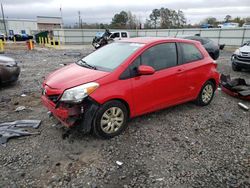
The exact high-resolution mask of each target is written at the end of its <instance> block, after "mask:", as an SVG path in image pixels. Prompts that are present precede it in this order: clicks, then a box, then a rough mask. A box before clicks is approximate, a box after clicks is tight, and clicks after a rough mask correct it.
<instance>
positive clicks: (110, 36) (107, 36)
mask: <svg viewBox="0 0 250 188" xmlns="http://www.w3.org/2000/svg"><path fill="white" fill-rule="evenodd" d="M124 38H129V33H128V32H127V31H112V32H109V31H108V30H106V31H105V32H97V33H96V36H95V37H94V38H93V41H92V45H93V46H94V48H95V49H98V48H100V47H102V46H105V45H106V44H109V43H111V42H113V41H116V40H121V39H124Z"/></svg>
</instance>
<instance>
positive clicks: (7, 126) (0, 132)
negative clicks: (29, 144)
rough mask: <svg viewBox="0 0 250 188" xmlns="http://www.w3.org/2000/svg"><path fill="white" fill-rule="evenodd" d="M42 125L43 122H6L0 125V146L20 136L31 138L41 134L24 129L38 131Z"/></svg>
mask: <svg viewBox="0 0 250 188" xmlns="http://www.w3.org/2000/svg"><path fill="white" fill-rule="evenodd" d="M40 124H41V120H18V121H13V122H5V123H1V124H0V144H2V145H4V144H6V142H7V141H8V139H10V138H13V137H20V136H29V135H34V134H39V133H38V132H35V133H31V132H28V131H27V130H25V129H23V128H34V129H37V128H38V127H39V126H40Z"/></svg>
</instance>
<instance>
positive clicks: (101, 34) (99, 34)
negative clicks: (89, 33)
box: [95, 32, 104, 38]
mask: <svg viewBox="0 0 250 188" xmlns="http://www.w3.org/2000/svg"><path fill="white" fill-rule="evenodd" d="M103 34H104V32H97V33H96V34H95V36H96V37H98V38H99V37H102V36H103Z"/></svg>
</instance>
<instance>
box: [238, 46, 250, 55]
mask: <svg viewBox="0 0 250 188" xmlns="http://www.w3.org/2000/svg"><path fill="white" fill-rule="evenodd" d="M239 50H240V51H241V52H248V53H250V46H247V45H245V46H242V47H241V48H239Z"/></svg>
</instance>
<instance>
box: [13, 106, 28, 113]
mask: <svg viewBox="0 0 250 188" xmlns="http://www.w3.org/2000/svg"><path fill="white" fill-rule="evenodd" d="M25 109H26V107H25V106H18V107H17V108H16V109H15V112H20V111H23V110H25Z"/></svg>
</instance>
